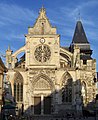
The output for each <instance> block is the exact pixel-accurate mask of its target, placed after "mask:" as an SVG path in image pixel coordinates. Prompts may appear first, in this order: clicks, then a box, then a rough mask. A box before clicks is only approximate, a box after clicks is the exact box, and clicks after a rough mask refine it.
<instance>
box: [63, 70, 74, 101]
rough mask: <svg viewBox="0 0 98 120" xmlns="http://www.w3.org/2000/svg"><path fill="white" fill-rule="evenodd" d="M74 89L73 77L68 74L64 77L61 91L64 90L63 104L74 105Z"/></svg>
mask: <svg viewBox="0 0 98 120" xmlns="http://www.w3.org/2000/svg"><path fill="white" fill-rule="evenodd" d="M72 87H73V79H72V77H71V75H70V74H69V73H68V72H66V73H64V74H63V76H62V80H61V88H62V89H61V90H62V103H72V94H73V93H72Z"/></svg>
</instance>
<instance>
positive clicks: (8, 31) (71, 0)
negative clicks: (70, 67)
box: [0, 0, 98, 71]
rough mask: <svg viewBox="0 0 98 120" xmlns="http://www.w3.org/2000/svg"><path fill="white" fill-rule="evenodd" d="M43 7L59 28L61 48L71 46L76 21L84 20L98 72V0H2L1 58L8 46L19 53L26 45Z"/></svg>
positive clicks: (51, 21)
mask: <svg viewBox="0 0 98 120" xmlns="http://www.w3.org/2000/svg"><path fill="white" fill-rule="evenodd" d="M42 6H44V8H45V9H46V14H47V17H48V19H49V21H50V23H51V24H52V26H56V27H57V33H58V34H60V44H61V46H69V45H70V43H71V41H72V38H73V34H74V30H75V26H76V22H77V20H79V19H80V20H81V22H82V24H83V27H84V30H85V33H86V36H87V38H88V41H89V42H90V45H91V49H92V50H93V55H92V57H93V58H95V59H96V60H97V71H98V49H97V46H98V0H0V56H1V55H2V54H3V55H5V51H6V50H7V48H8V46H10V47H11V49H12V50H13V52H15V51H16V50H18V49H19V48H20V47H22V46H23V45H24V44H25V37H24V35H25V34H27V33H28V27H29V26H31V27H32V26H33V25H34V23H35V21H36V18H37V17H38V13H39V10H40V8H41V7H42ZM79 14H80V15H79ZM2 59H3V60H4V61H5V58H2Z"/></svg>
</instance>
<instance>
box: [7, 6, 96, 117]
mask: <svg viewBox="0 0 98 120" xmlns="http://www.w3.org/2000/svg"><path fill="white" fill-rule="evenodd" d="M21 53H24V54H23V55H22V57H21V58H20V60H18V59H17V56H18V55H19V54H21ZM91 55H92V50H91V48H90V43H89V42H88V40H87V37H86V34H85V31H84V28H83V25H82V22H81V21H77V23H76V28H75V32H74V36H73V39H72V43H71V44H70V46H69V47H61V46H60V35H59V34H57V32H56V28H55V27H52V25H51V24H50V22H49V20H48V18H47V16H46V11H45V9H44V8H43V7H42V8H41V9H40V11H39V16H38V18H37V20H36V22H35V24H34V26H33V27H29V28H28V34H26V35H25V45H24V46H23V47H21V48H20V49H19V50H17V51H16V52H14V53H13V52H12V50H11V49H10V48H8V50H6V67H7V68H8V72H7V79H8V80H9V81H10V83H11V87H12V95H13V96H14V98H15V101H16V103H17V107H18V110H19V111H22V110H23V112H24V113H26V114H28V115H46V114H52V115H53V114H58V113H65V112H66V111H68V110H69V111H72V110H73V111H75V110H76V111H77V112H78V111H79V112H80V111H82V109H83V107H85V106H88V105H89V106H90V103H92V102H93V101H94V99H95V96H96V92H97V88H96V83H95V81H96V60H95V59H93V58H92V57H91ZM94 80H95V81H94Z"/></svg>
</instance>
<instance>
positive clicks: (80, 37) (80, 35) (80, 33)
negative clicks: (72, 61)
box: [72, 21, 89, 44]
mask: <svg viewBox="0 0 98 120" xmlns="http://www.w3.org/2000/svg"><path fill="white" fill-rule="evenodd" d="M72 43H82V44H85V43H86V44H87V43H88V44H89V42H88V40H87V37H86V34H85V31H84V28H83V25H82V23H81V21H77V24H76V28H75V32H74V36H73V40H72Z"/></svg>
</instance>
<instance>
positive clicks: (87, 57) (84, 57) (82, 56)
mask: <svg viewBox="0 0 98 120" xmlns="http://www.w3.org/2000/svg"><path fill="white" fill-rule="evenodd" d="M80 59H82V60H91V59H92V58H91V56H90V55H80Z"/></svg>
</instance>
